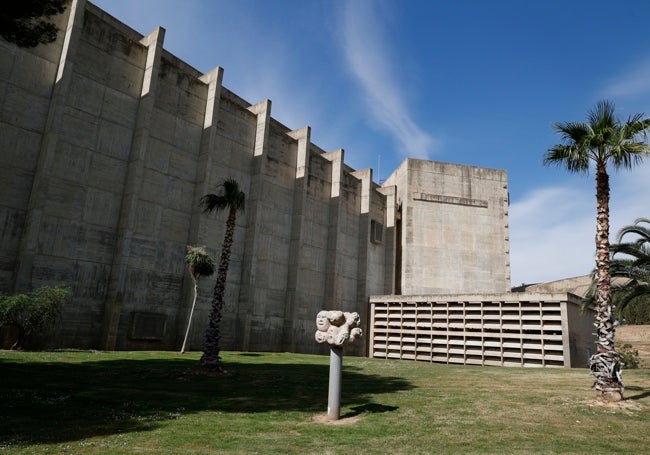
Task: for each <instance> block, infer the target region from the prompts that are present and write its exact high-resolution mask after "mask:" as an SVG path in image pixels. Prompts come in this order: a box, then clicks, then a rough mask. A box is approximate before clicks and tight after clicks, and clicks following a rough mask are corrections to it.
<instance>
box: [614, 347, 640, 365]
mask: <svg viewBox="0 0 650 455" xmlns="http://www.w3.org/2000/svg"><path fill="white" fill-rule="evenodd" d="M616 352H617V353H618V358H619V360H620V361H621V363H623V365H624V367H625V368H627V369H630V370H635V369H637V368H639V366H640V365H641V358H640V357H639V351H638V350H636V349H634V346H632V345H631V344H630V343H625V344H623V345H622V346H619V347H617V349H616Z"/></svg>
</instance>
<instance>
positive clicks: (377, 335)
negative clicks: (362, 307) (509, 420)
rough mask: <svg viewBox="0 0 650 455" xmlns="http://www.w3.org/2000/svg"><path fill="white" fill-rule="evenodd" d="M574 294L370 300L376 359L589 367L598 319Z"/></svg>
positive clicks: (371, 341)
mask: <svg viewBox="0 0 650 455" xmlns="http://www.w3.org/2000/svg"><path fill="white" fill-rule="evenodd" d="M578 304H579V299H578V298H577V297H575V296H573V295H570V294H550V295H544V294H534V295H528V294H519V293H512V294H499V295H476V296H463V295H447V296H436V295H433V296H378V297H371V298H370V327H369V355H370V357H375V358H386V359H402V360H419V361H425V362H440V363H457V364H468V365H496V366H522V367H571V366H582V365H584V364H586V361H587V358H588V357H589V351H590V349H591V347H592V344H591V343H592V341H593V340H592V339H591V334H590V331H591V321H592V318H590V317H589V316H588V315H587V316H581V315H580V314H579V311H578Z"/></svg>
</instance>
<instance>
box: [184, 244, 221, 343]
mask: <svg viewBox="0 0 650 455" xmlns="http://www.w3.org/2000/svg"><path fill="white" fill-rule="evenodd" d="M185 262H186V263H187V266H188V268H189V270H190V275H191V276H192V281H194V300H192V308H191V309H190V316H189V317H188V319H187V328H186V329H185V338H183V346H182V347H181V354H184V353H185V346H186V345H187V337H188V336H189V334H190V327H191V326H192V317H193V316H194V307H195V306H196V298H197V297H198V295H199V278H201V277H202V276H210V275H212V274H213V273H214V260H213V259H212V258H211V257H210V255H209V254H208V252H207V251H205V247H204V246H188V247H187V254H186V255H185Z"/></svg>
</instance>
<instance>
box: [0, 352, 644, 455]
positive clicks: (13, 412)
mask: <svg viewBox="0 0 650 455" xmlns="http://www.w3.org/2000/svg"><path fill="white" fill-rule="evenodd" d="M198 357H199V354H197V353H190V354H185V355H184V356H181V355H178V354H176V353H171V352H88V351H62V352H7V351H2V352H0V454H1V455H4V454H40V453H70V454H145V453H146V454H157V453H171V454H213V453H214V454H230V453H234V454H249V453H261V454H274V453H281V454H310V453H313V454H373V453H377V454H385V453H394V454H402V453H403V454H425V453H432V454H433V453H463V454H467V453H480V454H490V453H494V454H509V453H544V454H553V453H558V454H559V453H561V454H565V453H584V454H587V453H589V454H598V453H621V454H622V453H634V454H639V453H650V446H648V428H649V427H648V422H650V370H626V371H625V372H624V379H625V380H626V385H627V390H626V401H625V402H624V403H623V405H621V406H617V407H607V406H602V405H597V404H596V403H595V402H594V401H593V398H594V397H595V393H594V392H593V390H591V389H590V386H591V378H590V377H589V376H588V374H587V371H586V370H582V369H580V370H571V369H521V368H496V367H472V366H455V365H439V364H426V363H413V362H406V361H384V360H376V359H366V358H355V357H345V358H344V361H343V363H344V367H343V394H342V399H341V413H342V415H343V419H342V422H346V424H336V425H335V424H331V423H323V422H321V421H320V420H319V419H317V418H316V417H317V416H319V415H322V414H325V413H326V411H327V387H328V384H327V381H328V371H329V358H328V357H327V356H310V355H297V354H270V353H263V354H258V353H224V361H225V363H226V368H227V369H228V370H229V371H230V373H231V374H230V375H229V376H222V377H211V376H206V375H200V374H196V371H195V370H196V367H197V365H198Z"/></svg>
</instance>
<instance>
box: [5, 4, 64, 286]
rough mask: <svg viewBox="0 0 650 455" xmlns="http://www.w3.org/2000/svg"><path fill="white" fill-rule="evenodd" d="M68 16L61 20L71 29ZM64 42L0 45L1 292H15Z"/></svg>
mask: <svg viewBox="0 0 650 455" xmlns="http://www.w3.org/2000/svg"><path fill="white" fill-rule="evenodd" d="M67 20H68V14H67V13H66V14H62V15H59V16H56V17H55V18H54V21H55V23H56V25H57V27H58V28H59V29H65V28H66V23H67ZM62 46H63V40H58V41H57V42H55V43H52V44H50V45H49V46H38V47H37V48H35V49H33V50H31V51H30V52H25V51H24V50H23V49H20V48H18V47H16V46H15V45H13V44H9V43H8V42H6V41H5V40H3V39H0V182H1V183H0V188H1V191H0V291H4V292H7V291H10V290H13V285H14V281H15V272H16V267H17V265H18V258H19V251H20V242H21V238H22V233H23V229H24V228H25V223H26V221H27V211H28V210H27V207H28V205H29V198H30V194H31V189H32V184H33V182H34V176H35V174H36V172H37V163H38V160H39V150H40V146H41V142H42V141H43V135H44V132H45V129H46V124H47V123H48V113H49V107H50V100H51V98H52V91H53V89H54V82H55V80H56V77H57V68H58V65H59V55H60V54H61V49H62Z"/></svg>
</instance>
